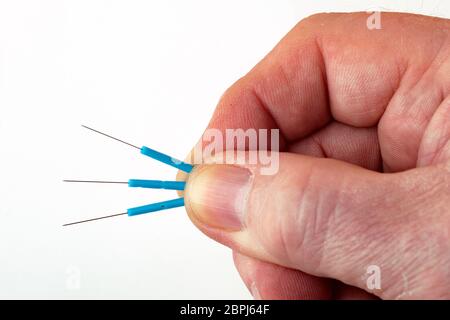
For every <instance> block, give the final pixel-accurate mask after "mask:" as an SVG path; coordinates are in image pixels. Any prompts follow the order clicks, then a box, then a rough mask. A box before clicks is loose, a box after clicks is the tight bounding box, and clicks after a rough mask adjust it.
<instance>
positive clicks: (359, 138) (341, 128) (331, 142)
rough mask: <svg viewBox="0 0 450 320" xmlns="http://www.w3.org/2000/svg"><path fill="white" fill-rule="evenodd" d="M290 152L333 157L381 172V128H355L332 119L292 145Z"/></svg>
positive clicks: (289, 148)
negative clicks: (378, 129)
mask: <svg viewBox="0 0 450 320" xmlns="http://www.w3.org/2000/svg"><path fill="white" fill-rule="evenodd" d="M288 151H289V152H293V153H299V154H304V155H310V156H315V157H321V158H331V159H336V160H342V161H345V162H347V163H352V164H355V165H358V166H360V167H363V168H366V169H370V170H375V171H378V170H380V169H381V168H382V162H381V157H380V149H379V144H378V135H377V129H376V128H375V127H372V128H355V127H351V126H347V125H344V124H341V123H338V122H332V123H330V124H329V125H328V126H326V127H325V128H323V129H321V130H319V131H318V132H316V133H313V134H312V135H310V136H308V137H306V138H304V139H302V140H300V141H298V142H295V143H293V144H291V145H290V146H289V147H288Z"/></svg>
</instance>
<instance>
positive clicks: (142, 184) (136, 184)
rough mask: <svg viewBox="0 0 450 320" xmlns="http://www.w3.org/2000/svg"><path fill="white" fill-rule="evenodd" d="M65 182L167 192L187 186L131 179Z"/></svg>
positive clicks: (178, 183) (177, 182)
mask: <svg viewBox="0 0 450 320" xmlns="http://www.w3.org/2000/svg"><path fill="white" fill-rule="evenodd" d="M63 182H76V183H104V184H127V185H128V186H129V187H130V188H148V189H167V190H184V188H185V186H186V182H184V181H162V180H142V179H130V180H128V181H101V180H71V179H66V180H63Z"/></svg>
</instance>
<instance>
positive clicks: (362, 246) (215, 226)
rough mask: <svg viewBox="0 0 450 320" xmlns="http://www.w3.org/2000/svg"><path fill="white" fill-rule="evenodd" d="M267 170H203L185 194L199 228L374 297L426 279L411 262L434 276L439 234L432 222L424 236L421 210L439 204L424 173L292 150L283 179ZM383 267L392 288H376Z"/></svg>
mask: <svg viewBox="0 0 450 320" xmlns="http://www.w3.org/2000/svg"><path fill="white" fill-rule="evenodd" d="M259 169H260V166H258V165H252V166H250V165H241V166H236V165H200V166H198V167H196V169H194V171H193V172H192V173H191V175H190V177H189V179H188V182H187V188H186V194H185V198H186V208H187V210H188V213H189V215H190V217H191V219H192V220H193V222H194V223H195V224H196V225H197V226H198V227H199V228H200V229H201V230H202V231H203V232H205V233H206V234H207V235H208V236H210V237H212V238H214V239H216V240H218V241H220V242H222V243H224V244H225V245H228V246H230V247H231V248H232V249H235V250H238V251H240V252H242V253H244V254H246V255H249V256H253V257H255V258H258V259H261V260H265V261H269V262H273V263H276V264H279V265H282V266H285V267H289V268H294V269H298V270H301V271H304V272H307V273H310V274H313V275H316V276H321V277H329V278H334V279H338V280H340V281H343V282H345V283H347V284H350V285H353V286H357V287H360V288H362V289H365V290H368V291H370V290H374V291H371V292H372V293H375V294H377V295H379V296H382V297H384V298H393V297H397V296H400V295H401V294H404V291H405V290H407V288H405V286H404V281H406V280H405V279H407V280H409V281H410V282H409V283H411V281H413V282H414V280H416V277H419V276H420V275H417V274H416V273H415V272H416V271H414V270H412V269H414V268H408V266H409V265H410V264H412V263H413V262H415V261H416V260H417V259H419V258H421V259H423V260H422V262H421V265H420V269H421V270H427V266H425V265H427V264H429V263H432V261H433V259H430V258H431V257H418V256H417V255H420V254H422V253H421V252H425V251H427V250H426V249H427V248H424V247H423V246H427V245H430V247H433V248H435V247H436V246H435V244H431V243H430V241H429V240H428V241H427V242H426V243H425V242H424V241H421V239H420V237H421V234H423V237H428V239H429V236H430V234H433V232H435V230H434V229H433V226H431V224H428V225H429V226H428V227H425V229H426V230H417V229H418V227H417V226H418V225H421V223H420V221H421V220H422V221H423V212H420V211H421V209H420V208H419V209H417V208H418V207H422V209H425V208H427V207H428V208H429V207H430V205H429V204H428V205H427V204H426V202H427V200H426V199H425V197H424V196H423V194H427V195H428V196H430V192H427V190H426V189H424V185H426V188H427V189H428V190H430V188H431V190H437V188H433V186H430V184H428V183H424V179H425V178H424V175H423V174H422V173H415V172H409V173H408V175H405V174H402V173H397V174H382V173H378V172H374V171H370V170H366V169H363V168H360V167H357V166H353V165H350V164H347V163H344V162H340V161H337V160H332V159H318V158H311V157H306V156H302V155H297V154H290V153H280V154H279V170H278V172H277V173H276V174H273V175H262V174H261V171H260V170H259ZM417 170H421V169H417ZM415 175H417V176H420V178H417V179H415V178H414V177H415ZM437 175H438V174H437ZM437 175H436V176H434V177H432V178H430V181H433V179H434V181H437V180H436V178H437ZM425 176H426V175H425ZM436 183H438V182H436ZM422 211H423V210H422ZM420 214H422V216H420ZM427 219H430V220H429V221H432V220H433V219H432V218H431V217H428V218H427ZM423 224H424V225H425V223H423ZM422 240H424V239H422ZM420 241H421V242H420ZM420 246H422V247H420ZM422 249H423V250H422ZM428 249H429V248H428ZM427 252H430V250H428V251H427ZM419 261H420V260H419ZM373 266H376V267H378V268H379V269H380V270H381V271H382V272H383V287H382V288H380V287H377V286H375V287H369V288H368V282H367V278H368V276H369V274H368V273H367V272H368V270H373ZM429 267H430V268H431V270H433V265H430V266H429ZM371 268H372V269H371ZM402 268H404V270H409V271H410V273H408V272H403V271H401V270H402ZM422 268H423V269H422ZM429 270H430V269H429ZM399 274H401V276H400V280H401V281H400V282H399V281H398V277H399ZM430 282H431V283H433V281H430ZM431 283H430V284H428V285H430V286H432V284H431ZM423 287H424V286H421V289H425V288H423ZM369 289H370V290H369ZM409 289H411V288H409ZM377 290H378V291H377ZM415 293H416V292H415Z"/></svg>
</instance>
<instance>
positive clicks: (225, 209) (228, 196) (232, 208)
mask: <svg viewBox="0 0 450 320" xmlns="http://www.w3.org/2000/svg"><path fill="white" fill-rule="evenodd" d="M197 170H198V171H196V172H194V173H193V175H192V176H191V177H189V179H188V186H187V188H186V194H187V195H186V197H187V198H188V203H189V206H190V209H191V212H192V213H193V214H194V216H195V217H196V218H197V219H198V220H199V221H201V222H202V223H205V224H207V225H209V226H212V227H217V228H221V229H225V230H239V229H241V228H242V225H243V224H244V211H245V207H246V203H247V198H248V194H249V191H250V186H251V180H252V179H251V178H252V174H251V172H250V171H249V170H248V169H246V168H242V167H238V166H233V165H211V166H203V167H200V168H198V169H197Z"/></svg>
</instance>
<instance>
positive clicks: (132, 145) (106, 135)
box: [81, 124, 141, 150]
mask: <svg viewBox="0 0 450 320" xmlns="http://www.w3.org/2000/svg"><path fill="white" fill-rule="evenodd" d="M81 126H82V127H83V128H86V129H89V130H91V131H94V132H97V133H100V134H102V135H104V136H105V137H108V138H111V139H114V140H116V141H119V142H122V143H124V144H127V145H129V146H131V147H134V148H136V149H139V150H141V148H139V147H138V146H135V145H134V144H131V143H128V142H126V141H123V140H120V139H117V138H115V137H113V136H110V135H109V134H106V133H103V132H101V131H98V130H95V129H92V128H89V127H88V126H85V125H83V124H82V125H81Z"/></svg>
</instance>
